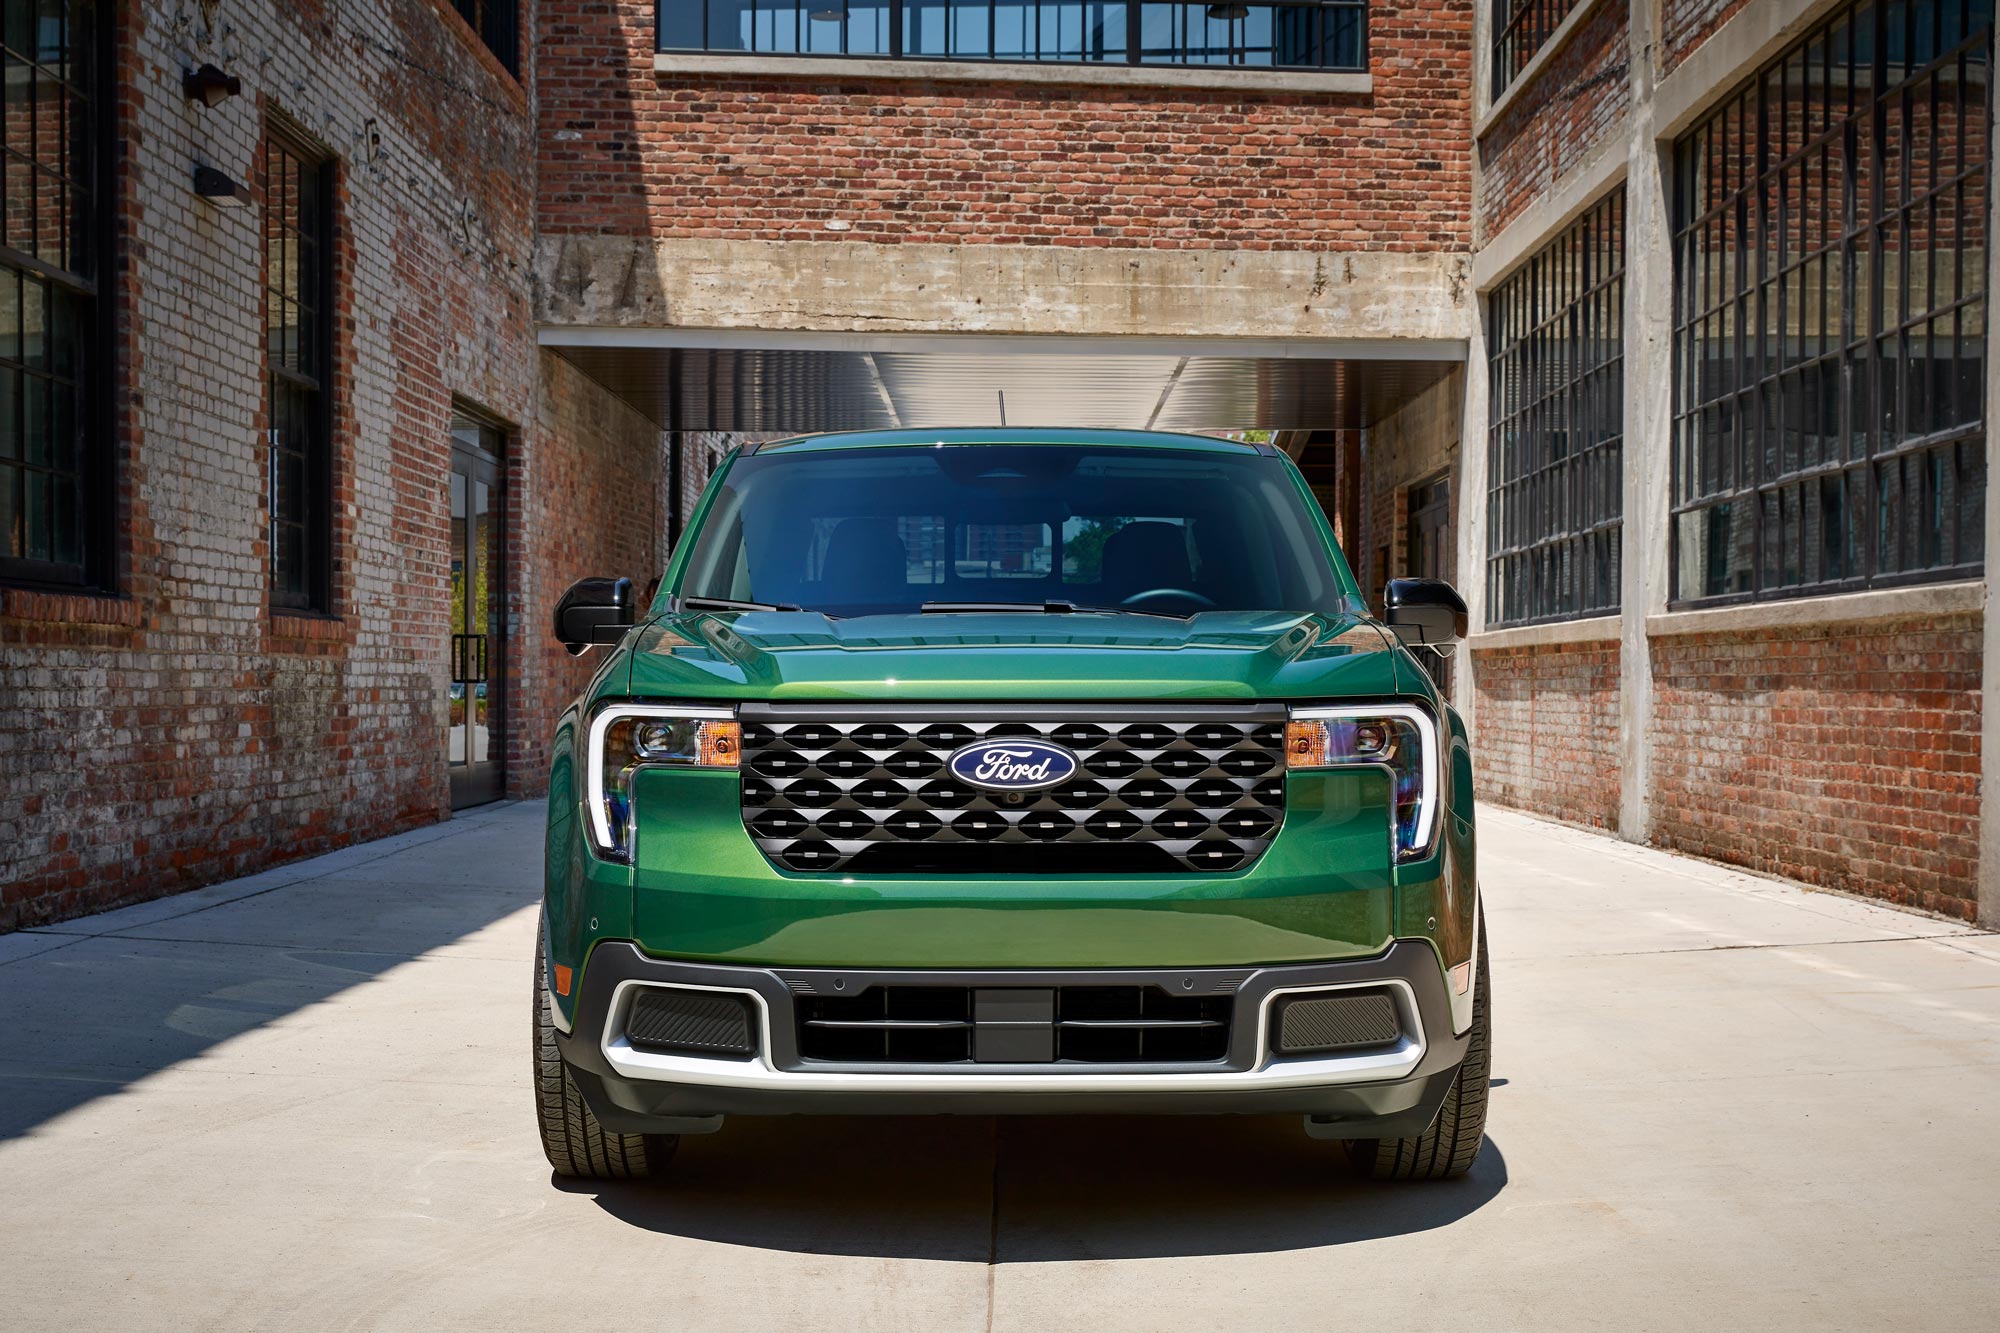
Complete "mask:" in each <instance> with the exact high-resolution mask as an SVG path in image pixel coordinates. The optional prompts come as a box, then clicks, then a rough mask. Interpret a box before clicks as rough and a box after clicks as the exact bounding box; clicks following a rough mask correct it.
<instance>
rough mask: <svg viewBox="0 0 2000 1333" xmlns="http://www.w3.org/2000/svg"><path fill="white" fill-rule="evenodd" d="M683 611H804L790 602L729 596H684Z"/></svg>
mask: <svg viewBox="0 0 2000 1333" xmlns="http://www.w3.org/2000/svg"><path fill="white" fill-rule="evenodd" d="M680 609H681V610H683V611H803V610H805V608H804V607H803V606H795V605H793V604H792V603H790V602H739V601H736V600H735V599H733V598H729V597H683V598H681V599H680Z"/></svg>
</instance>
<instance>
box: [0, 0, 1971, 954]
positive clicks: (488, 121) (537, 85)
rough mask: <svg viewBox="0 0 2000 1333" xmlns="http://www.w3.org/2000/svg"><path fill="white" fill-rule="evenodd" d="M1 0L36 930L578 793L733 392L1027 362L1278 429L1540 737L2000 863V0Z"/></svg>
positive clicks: (861, 383) (1740, 834) (1906, 846)
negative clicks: (1996, 218)
mask: <svg viewBox="0 0 2000 1333" xmlns="http://www.w3.org/2000/svg"><path fill="white" fill-rule="evenodd" d="M0 9H4V11H5V14H6V15H7V18H8V22H7V23H6V24H5V25H4V27H0V31H4V33H5V41H6V43H7V44H8V47H7V52H6V55H7V58H8V60H9V61H10V64H9V70H10V71H14V72H15V73H16V74H19V77H21V78H22V79H25V81H26V83H25V86H27V87H30V88H32V89H33V91H34V96H33V98H32V99H29V101H30V104H32V105H33V106H36V107H42V106H45V105H55V106H60V107H68V108H71V109H72V110H74V111H76V112H77V113H78V115H77V116H73V117H72V120H71V121H69V122H64V123H73V124H77V125H84V124H87V125H89V126H90V127H92V128H91V130H90V132H89V133H87V134H77V135H72V136H70V137H69V138H68V139H66V140H58V141H55V142H45V141H44V138H43V137H41V136H39V135H37V134H33V133H29V134H24V135H23V134H16V133H14V132H13V131H12V129H10V133H9V135H8V138H7V143H6V148H5V151H6V152H7V153H8V157H7V159H6V161H7V164H8V165H9V166H10V167H16V166H18V167H20V168H21V169H20V171H19V172H18V173H17V174H13V175H10V176H9V178H8V180H7V183H6V184H7V190H6V201H7V209H6V214H5V218H6V226H5V228H4V235H0V292H4V291H6V290H8V288H7V284H8V283H9V282H12V283H14V284H16V286H17V288H18V290H20V291H22V292H29V291H30V289H32V291H33V292H34V293H37V294H39V293H41V292H42V291H43V289H44V288H46V289H47V290H48V291H52V292H55V293H56V295H57V296H58V297H60V298H61V299H60V300H59V301H54V302H53V303H52V302H44V303H43V304H42V305H40V306H35V305H33V303H32V302H29V304H28V305H27V306H25V307H24V308H31V309H34V310H47V311H50V312H60V314H59V317H60V319H61V320H64V321H67V324H66V325H65V327H67V328H68V329H69V333H68V334H66V335H64V336H63V337H62V338H60V339H58V340H57V342H56V343H54V344H50V343H47V342H46V340H38V329H37V326H36V325H35V324H34V323H33V322H32V318H34V317H30V316H17V319H19V321H20V322H19V323H17V324H16V325H15V326H14V332H12V333H10V330H9V329H8V328H7V327H5V324H6V320H7V318H8V316H6V315H5V314H4V312H0V434H5V430H6V426H7V420H12V421H14V422H16V423H17V424H18V430H17V431H16V433H15V434H14V435H13V436H12V437H11V438H12V440H13V441H15V442H16V443H15V446H14V450H13V452H11V453H10V452H8V451H7V450H6V449H0V830H4V834H5V836H4V839H0V885H4V888H0V930H4V929H7V928H10V927H12V926H16V925H21V924H32V923H35V922H40V921H47V920H51V919H55V918H58V917H61V916H64V915H69V914H74V913H76V912H80V911H85V910H90V909H92V908H94V907H98V906H102V905H108V904H110V903H114V902H119V901H126V900H130V899H135V898H140V897H145V896H151V895H155V894H159V893H166V892H171V891H174V890H175V889H178V888H182V887H186V886H189V885H193V884H197V883H202V882H206V881H210V880H214V879H218V878H222V877H225V876H227V875H231V874H236V873H240V872H242V871H245V870H249V869H252V868H255V867H257V866H260V865H264V864H269V863H272V862H274V861H277V860H282V859H286V858H290V857H294V856H299V855H305V854H308V853H311V852H313V851H317V850H321V849H324V848H326V847H330V846H333V845H336V844H338V843H342V842H346V841H352V840H356V839H361V838H366V837H372V836H378V835H380V834H383V833H386V832H389V831H392V830H395V829H398V828H402V827H407V826H409V825H412V824H416V823H421V822H424V821H429V820H435V819H440V818H444V817H446V816H447V815H448V813H449V811H450V809H451V808H452V807H453V806H454V805H455V804H464V803H470V802H473V801H477V800H480V799H486V798H490V797H492V796H494V795H499V794H514V795H532V794H534V793H536V792H537V791H538V790H539V789H540V787H541V785H542V781H543V779H542V774H541V768H542V750H541V746H542V742H541V737H543V736H544V735H545V734H546V733H547V731H548V726H549V723H550V721H551V720H552V719H553V717H554V716H555V715H556V713H557V712H558V711H559V709H560V708H561V706H562V704H563V702H564V701H565V700H566V699H567V698H568V697H569V695H570V694H571V693H572V692H573V691H574V689H575V688H576V686H577V684H578V683H579V680H580V676H579V672H580V671H584V670H587V669H588V667H587V663H586V664H579V663H577V662H574V661H572V660H571V659H569V658H567V657H566V656H564V655H563V654H561V653H560V651H559V650H556V649H554V648H553V645H551V644H550V643H549V642H548V640H547V637H546V634H545V633H544V629H545V626H546V624H547V620H548V613H549V609H550V607H551V605H552V603H553V600H554V598H555V596H556V595H557V594H558V593H559V591H560V589H561V588H562V587H563V586H564V585H566V584H567V582H568V581H569V580H571V579H573V578H575V577H577V576H579V575H582V574H586V573H623V574H631V575H633V576H634V577H637V578H639V579H640V580H641V581H642V582H643V580H644V579H645V578H646V577H649V576H651V575H652V574H654V573H656V572H657V571H658V570H659V568H660V567H661V565H662V564H663V562H664V554H665V549H666V546H667V544H668V542H669V541H670V540H671V539H672V537H673V535H674V533H675V531H676V528H677V524H678V520H679V515H680V514H681V513H682V512H684V510H685V508H686V506H687V505H688V504H689V503H691V501H692V499H693V497H694V495H695V493H696V492H697V491H698V488H699V486H700V484H701V482H702V481H703V480H704V479H705V477H706V476H707V475H708V473H709V472H710V471H711V470H712V468H713V466H714V465H715V463H716V461H717V460H718V459H719V458H720V456H721V455H722V453H723V452H725V451H726V449H727V447H728V446H729V443H730V441H731V433H732V432H744V431H751V432H758V431H791V430H810V429H827V428H839V427H854V426H870V425H893V424H909V425H915V424H958V425H976V424H991V423H997V422H999V421H1001V420H1006V421H1008V422H1010V423H1013V424H1043V423H1058V422H1059V423H1063V424H1107V425H1154V426H1161V427H1172V428H1186V429H1271V430H1276V431H1280V432H1283V434H1282V435H1281V436H1280V438H1281V440H1282V441H1283V442H1284V444H1285V447H1287V448H1288V449H1289V450H1290V451H1291V452H1293V453H1294V454H1295V456H1297V457H1298V458H1299V459H1300V461H1301V463H1302V465H1303V466H1305V468H1306V469H1307V472H1308V474H1309V476H1310V477H1311V479H1312V480H1313V482H1314V485H1315V488H1316V489H1317V490H1318V492H1319V493H1320V495H1321V497H1322V500H1323V502H1324V503H1325V504H1326V505H1327V507H1328V510H1329V512H1330V513H1331V514H1332V515H1333V516H1334V518H1335V521H1336V525H1337V526H1338V528H1339V530H1340V532H1341V534H1342V540H1343V542H1344V544H1345V545H1346V546H1347V549H1348V553H1349V555H1350V558H1351V560H1352V562H1353V563H1354V565H1355V567H1356V569H1357V572H1358V573H1359V574H1360V576H1361V577H1362V580H1363V582H1364V585H1366V586H1369V587H1379V586H1380V584H1381V582H1382V581H1383V580H1384V579H1385V578H1387V577H1390V576H1393V575H1396V574H1401V573H1420V574H1431V575H1436V576H1440V577H1448V578H1453V579H1454V580H1456V581H1457V582H1459V583H1460V585H1461V586H1462V587H1463V588H1464V589H1465V591H1466V592H1467V594H1468V598H1469V600H1470V601H1471V602H1472V604H1473V608H1474V620H1475V622H1476V628H1477V630H1478V632H1477V633H1476V634H1475V637H1474V638H1473V641H1472V643H1471V644H1470V645H1469V647H1468V649H1467V650H1465V651H1463V652H1461V654H1460V655H1459V658H1458V660H1457V661H1455V662H1454V663H1452V664H1451V665H1450V666H1449V667H1445V666H1442V665H1441V666H1440V668H1439V669H1440V672H1441V673H1442V674H1443V675H1444V676H1445V678H1446V679H1448V681H1449V683H1450V688H1451V689H1452V690H1453V692H1454V695H1455V697H1456V698H1457V699H1458V700H1459V701H1460V703H1461V706H1462V707H1463V708H1464V710H1465V711H1466V713H1467V715H1468V718H1469V719H1470V721H1471V723H1472V725H1473V726H1474V729H1475V731H1476V732H1477V735H1478V740H1479V746H1480V753H1481V763H1482V765H1483V767H1482V769H1481V773H1480V782H1481V786H1482V791H1483V794H1484V795H1485V796H1486V798H1487V799H1490V800H1495V801H1498V802H1502V803H1505V804H1511V805H1518V806H1522V807H1525V808H1528V809H1533V810H1538V811H1542V812H1546V813H1550V814H1554V815H1557V816H1558V817H1561V818H1565V819H1570V820H1575V821H1578V822H1583V823H1588V824H1593V825H1596V826H1600V827H1603V828H1607V829H1611V830H1615V831H1617V832H1618V833H1619V834H1621V835H1622V836H1625V837H1628V838H1632V839H1635V840H1641V841H1649V842H1654V843H1658V844H1661V845H1666V846H1672V847H1677V848H1683V849H1686V850H1689V851H1693V852H1697V853H1700V854H1702V855H1707V856H1713V857H1718V858H1721V859H1725V860H1730V861H1734V862H1738V863H1741V864H1746V865H1751V866H1755V867H1759V868H1764V869H1770V870H1775V871H1779V872H1782V873H1785V874H1791V875H1798V876H1802V877H1804V878H1807V879H1809V880H1812V881H1814V882H1817V883H1822V884H1826V885H1828V886H1832V887H1838V888H1844V889H1851V890H1854V891H1858V892H1863V893H1869V894H1876V895H1880V896H1885V897H1889V898H1892V899H1895V900H1897V901H1902V902H1907V903H1914V904H1918V905H1922V906H1926V907H1930V908H1933V909H1935V910H1939V911H1944V912H1948V913H1951V914H1954V915H1960V916H1970V915H1973V914H1974V913H1975V912H1976V911H1978V910H1979V909H1980V907H1981V906H1982V905H1983V906H1984V908H1985V910H1986V911H1987V912H1988V913H1989V914H1990V913H1991V912H1993V911H1995V910H2000V891H1990V892H1986V893H1981V892H1980V890H1979V885H1980V883H1981V882H1982V876H1986V877H1995V876H1997V875H2000V848H1989V849H1987V851H1986V853H1985V854H1984V855H1982V852H1981V848H1980V838H1981V830H1982V829H1983V828H1986V827H2000V821H1996V820H1983V819H1982V813H1981V803H1982V801H1983V792H1982V790H1981V787H1980V783H1979V756H1980V753H1981V749H1982V743H1983V729H1984V725H1985V723H1984V717H1983V714H1982V712H1981V710H1980V707H1979V699H1980V696H1981V692H1982V689H1983V674H1984V662H1985V661H1986V659H1987V654H1986V653H1985V652H1984V646H1985V645H1984V639H1985V633H1986V630H1985V623H1984V620H1983V617H1982V614H1981V613H1982V608H1983V604H1984V588H1985V584H1984V572H1983V559H1982V556H1983V551H1984V549H1985V534H1986V523H1987V519H1986V514H1985V505H1984V475H1985V469H1984V460H1985V450H1986V433H1985V430H1984V419H1985V418H1984V403H1985V399H1986V392H1987V388H1986V384H1985V376H1986V373H1987V369H1986V366H1987V362H1986V358H1985V355H1984V350H1985V332H1984V328H1985V326H1984V293H1985V290H1986V286H1985V284H1986V274H1985V269H1986V251H1985V247H1984V239H1983V238H1984V236H1985V234H1986V231H1987V217H1988V212H1989V208H1990V205H1989V192H1988V189H1987V184H1986V182H1987V164H1988V161H1989V156H1990V152H1989V148H1988V143H1987V138H1986V133H1985V127H1986V126H1987V124H1988V123H1989V117H1990V107H1989V105H1988V98H1987V94H1986V84H1985V81H1984V68H1985V62H1986V61H1988V60H1989V59H1990V54H1989V53H1990V49H1991V36H1990V27H1991V24H1990V15H1989V14H1988V13H1987V12H1986V11H1980V10H1976V9H1974V8H1972V7H1969V6H1966V5H1959V6H1957V7H1955V8H1954V7H1952V6H1950V5H1940V6H1934V7H1932V8H1929V9H1925V8H1922V7H1921V6H1917V7H1907V6H1906V7H1901V8H1898V9H1896V10H1895V11H1893V12H1894V13H1895V14H1896V15H1898V16H1899V17H1897V19H1896V20H1895V24H1891V22H1890V20H1889V18H1888V17H1887V14H1888V13H1889V11H1883V12H1882V13H1879V14H1878V13H1877V12H1876V11H1875V10H1872V9H1869V8H1867V7H1866V6H1855V5H1853V4H1851V3H1850V4H1835V3H1800V2H1799V0H1736V2H1735V3H1731V4H1718V3H1713V2H1712V0H1692V2H1690V3H1678V2H1676V0H1669V3H1666V4H1664V5H1663V6H1658V7H1647V6H1640V5H1631V4H1627V3H1625V0H1490V2H1489V0H1409V2H1408V3H1385V2H1384V0H1372V3H1371V2H1365V0H1277V2H1273V0H1265V2H1263V3H1250V4H1242V5H1209V4H1182V3H1153V2H1152V0H1147V2H1146V3H1137V4H1126V3H1108V2H1106V0H954V3H950V4H947V3H945V0H825V2H824V3H822V2H821V0H795V2H794V3H790V4H786V5H775V6H774V5H772V4H770V3H768V0H759V3H757V4H751V3H748V0H536V3H533V4H526V3H521V0H355V2H352V3H348V4H344V5H339V6H334V5H320V4H315V3H285V4H281V3H277V2H276V0H246V2H245V3H228V4H222V5H216V4H202V3H196V2H194V0H189V2H187V3H179V4H168V5H158V4H155V5H140V4H137V3H136V2H135V0H66V4H64V5H57V6H53V9H59V10H61V11H62V16H63V17H65V18H67V20H68V24H67V25H65V24H64V23H62V22H60V21H59V22H58V23H57V24H56V28H55V29H50V27H49V24H48V20H47V19H46V18H41V19H39V20H38V21H36V22H30V21H29V17H28V16H29V15H30V14H33V15H45V14H47V13H49V12H51V10H52V7H51V6H50V5H46V4H44V5H41V6H39V7H37V6H34V5H28V4H25V3H22V2H21V0H0ZM17 10H19V11H20V15H19V16H18V17H19V18H20V20H21V21H20V22H16V21H15V19H16V17H17V15H16V11H17ZM38 24H39V26H38ZM1843 24H1844V25H1845V26H1844V27H1843V26H1842V25H1843ZM1892 27H1894V28H1895V31H1893V32H1892V31H1891V30H1890V29H1891V28H1892ZM22 71H25V73H21V72H22ZM329 71H339V77H337V78H335V77H330V75H329ZM10 77H12V75H10ZM10 114H13V113H11V112H10ZM47 123H50V122H48V121H47V120H46V118H44V119H43V120H39V121H33V122H31V125H30V127H29V128H30V129H32V128H33V127H34V126H35V125H43V124H47ZM1891 131H1893V133H1892V132H1891ZM24 145H26V146H25V147H24ZM51 190H53V191H55V193H54V194H53V195H50V194H49V193H48V192H49V191H51ZM23 191H25V192H26V193H25V194H23V193H22V192H23ZM37 191H40V193H37ZM45 196H46V197H45ZM51 199H53V200H55V201H56V202H55V203H53V204H52V203H50V202H49V201H50V200H51ZM1856 199H1860V200H1861V201H1862V205H1863V206H1862V207H1861V208H1860V210H1859V211H1858V212H1857V211H1856V210H1855V209H1854V207H1853V206H1852V204H1853V201H1854V200H1856ZM24 216H25V217H27V218H28V229H27V230H26V231H23V230H21V229H20V226H19V224H18V219H20V218H22V217H24ZM52 216H53V217H55V218H57V219H58V220H63V219H67V221H63V222H62V223H61V225H60V226H59V227H58V231H57V234H56V235H55V236H54V238H53V241H52V240H51V239H50V238H49V237H48V236H46V235H45V234H44V233H43V232H41V231H39V230H37V228H38V227H39V226H40V223H39V221H38V220H39V219H42V218H47V217H52ZM1857 218H1858V219H1859V220H1858V221H1857V220H1856V219H1857ZM51 244H54V245H56V246H57V247H62V246H69V247H70V248H69V249H67V250H64V249H61V248H58V249H56V250H55V251H51V250H50V249H49V246H50V245H51ZM1940 257H1942V262H1940ZM9 274H13V275H15V276H13V277H11V278H10V277H9V276H8V275H9ZM1857 275H1858V276H1857ZM36 317H39V318H45V319H50V320H54V319H57V318H58V314H56V313H51V314H48V315H43V316H36ZM50 327H51V328H54V325H53V324H52V325H51V326H50ZM10 336H11V337H13V338H14V341H13V342H11V343H9V341H8V339H9V338H10ZM55 345H59V346H61V347H63V348H66V349H78V350H77V352H76V353H75V354H70V353H66V357H67V359H63V360H61V361H59V362H58V361H57V360H52V359H51V357H50V356H49V354H48V348H49V347H50V346H55ZM16 384H19V385H23V386H26V388H25V389H23V390H20V392H21V393H22V394H23V396H22V397H21V398H20V399H19V400H18V401H19V402H20V403H21V404H23V405H21V406H12V405H10V404H9V402H8V401H7V393H8V392H12V391H14V386H15V385H16ZM28 390H32V392H28ZM59 400H60V401H61V402H64V403H68V404H70V405H71V406H72V407H73V409H74V413H75V415H74V416H73V418H63V419H62V420H61V421H59V422H56V426H55V427H54V428H52V427H50V426H49V425H47V424H46V423H47V422H50V421H54V420H55V419H54V418H52V417H47V416H36V415H33V413H34V412H36V411H41V410H42V408H40V407H36V406H34V404H36V403H41V404H48V403H56V402H58V401H59ZM51 410H52V409H51ZM10 412H12V413H16V414H17V415H16V416H14V417H12V418H7V414H8V413H10ZM38 423H42V424H38ZM37 431H39V432H40V433H39V435H38V434H36V432H37ZM10 505H11V506H14V507H13V508H8V506H10ZM37 505H40V508H36V506H37ZM63 515H67V517H62V516H63Z"/></svg>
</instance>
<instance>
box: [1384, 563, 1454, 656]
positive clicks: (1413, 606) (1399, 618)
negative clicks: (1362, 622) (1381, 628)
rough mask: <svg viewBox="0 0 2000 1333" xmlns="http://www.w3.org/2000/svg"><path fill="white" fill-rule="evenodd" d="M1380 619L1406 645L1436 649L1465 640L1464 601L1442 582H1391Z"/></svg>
mask: <svg viewBox="0 0 2000 1333" xmlns="http://www.w3.org/2000/svg"><path fill="white" fill-rule="evenodd" d="M1382 605H1383V607H1384V608H1385V609H1384V612H1383V616H1382V618H1383V619H1384V620H1386V621H1388V622H1389V628H1390V629H1392V630H1394V631H1396V637H1397V638H1399V639H1401V640H1402V641H1403V642H1404V643H1405V644H1428V645H1430V646H1432V647H1437V646H1440V645H1443V644H1448V643H1456V642H1458V641H1459V640H1460V639H1462V638H1464V637H1465V599H1464V598H1463V597H1460V596H1459V595H1458V592H1457V590H1456V589H1454V588H1453V587H1452V586H1451V585H1450V584H1449V583H1446V582H1445V581H1444V580H1443V579H1390V580H1389V586H1388V587H1387V588H1386V589H1384V590H1383V593H1382Z"/></svg>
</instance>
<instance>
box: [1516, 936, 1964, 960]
mask: <svg viewBox="0 0 2000 1333" xmlns="http://www.w3.org/2000/svg"><path fill="white" fill-rule="evenodd" d="M1995 934H2000V932H1996V931H1990V930H1970V931H1966V932H1965V933H1963V934H1960V935H1880V936H1877V937H1875V938H1873V939H1866V940H1781V941H1777V942H1774V943H1770V944H1692V945H1687V946H1685V947H1683V948H1677V949H1619V950H1615V951H1611V952H1591V953H1566V954H1555V955H1551V956H1552V957H1558V958H1657V957H1662V956H1664V955H1667V954H1677V953H1741V952H1749V951H1753V950H1757V949H1826V948H1831V947H1832V946H1834V945H1837V944H1910V943H1924V944H1943V945H1946V946H1948V947H1950V946H1951V942H1952V941H1953V940H1967V939H1978V938H1981V937H1991V936H1993V935H1995ZM1960 952H1961V953H1971V952H1972V951H1971V950H1969V949H1962V950H1960ZM1973 956H1974V957H1983V956H1984V955H1981V954H1974V955H1973Z"/></svg>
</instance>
